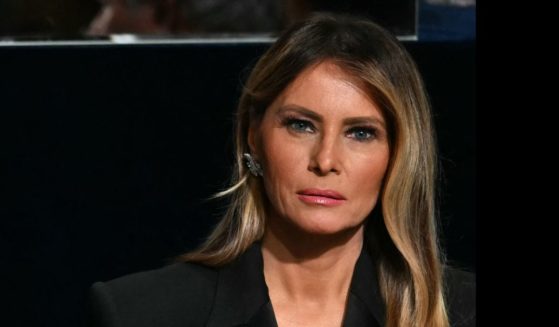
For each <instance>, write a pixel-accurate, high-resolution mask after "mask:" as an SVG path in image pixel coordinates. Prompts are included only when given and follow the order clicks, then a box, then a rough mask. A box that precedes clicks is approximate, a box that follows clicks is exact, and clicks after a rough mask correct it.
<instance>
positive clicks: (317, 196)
mask: <svg viewBox="0 0 559 327" xmlns="http://www.w3.org/2000/svg"><path fill="white" fill-rule="evenodd" d="M297 196H298V197H299V200H301V201H303V202H304V203H306V204H310V205H320V206H326V207H332V206H337V205H340V204H342V203H343V202H344V201H346V198H345V197H344V196H343V195H341V194H340V193H338V192H336V191H334V190H320V189H305V190H302V191H299V192H297Z"/></svg>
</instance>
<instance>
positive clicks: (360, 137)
mask: <svg viewBox="0 0 559 327" xmlns="http://www.w3.org/2000/svg"><path fill="white" fill-rule="evenodd" d="M346 135H347V136H348V137H350V138H352V139H355V140H356V141H359V142H367V141H370V140H372V139H374V137H375V136H376V130H375V129H374V128H372V127H353V128H351V129H349V130H348V131H347V133H346Z"/></svg>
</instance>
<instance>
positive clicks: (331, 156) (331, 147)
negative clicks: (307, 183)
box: [308, 135, 341, 176]
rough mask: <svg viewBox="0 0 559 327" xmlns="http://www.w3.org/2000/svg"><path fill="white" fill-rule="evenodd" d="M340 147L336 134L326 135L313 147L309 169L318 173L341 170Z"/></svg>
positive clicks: (338, 172) (335, 172)
mask: <svg viewBox="0 0 559 327" xmlns="http://www.w3.org/2000/svg"><path fill="white" fill-rule="evenodd" d="M339 152H340V149H339V148H338V145H337V143H336V138H335V137H334V136H329V135H324V136H323V137H322V138H321V139H320V140H319V141H318V142H317V143H316V145H315V146H314V147H313V149H312V153H311V158H310V161H309V167H308V170H309V171H312V172H314V173H315V174H317V175H320V176H325V175H328V174H329V173H334V174H336V175H339V174H340V172H341V169H340V168H341V167H340V166H341V164H340V160H339V159H340V153H339Z"/></svg>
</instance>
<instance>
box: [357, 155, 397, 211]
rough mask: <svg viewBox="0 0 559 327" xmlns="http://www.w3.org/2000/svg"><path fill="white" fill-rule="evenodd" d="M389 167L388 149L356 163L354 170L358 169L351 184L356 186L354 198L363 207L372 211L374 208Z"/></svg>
mask: <svg viewBox="0 0 559 327" xmlns="http://www.w3.org/2000/svg"><path fill="white" fill-rule="evenodd" d="M387 167H388V150H387V149H386V150H385V149H383V150H382V151H378V152H376V153H375V155H370V156H366V157H363V158H360V160H359V161H358V162H355V164H354V168H357V169H353V173H352V174H351V177H350V179H351V181H350V184H351V185H354V187H353V192H354V196H355V197H356V198H360V199H361V201H360V202H361V205H362V206H363V207H367V208H369V209H370V210H372V206H374V204H375V203H376V202H377V201H378V196H379V192H380V190H381V188H382V185H383V180H384V177H385V174H386V170H387ZM371 195H373V197H371Z"/></svg>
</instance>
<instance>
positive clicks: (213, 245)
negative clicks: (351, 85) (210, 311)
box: [181, 14, 448, 327]
mask: <svg viewBox="0 0 559 327" xmlns="http://www.w3.org/2000/svg"><path fill="white" fill-rule="evenodd" d="M327 59H328V60H333V61H334V62H335V63H337V64H338V65H339V66H340V67H341V68H342V69H344V70H345V71H347V72H348V73H350V74H352V75H354V76H355V77H357V78H358V79H360V80H362V81H363V82H364V84H365V85H367V89H368V91H369V92H370V95H371V98H372V99H375V101H376V102H377V104H378V105H379V106H380V107H381V108H382V110H383V113H384V114H385V117H386V120H387V122H388V134H389V139H390V140H389V144H390V149H391V150H390V153H391V155H390V160H389V165H388V169H387V172H386V176H385V180H384V185H383V188H382V191H381V195H380V201H379V203H378V204H377V206H376V208H375V209H374V210H373V212H372V213H371V216H370V217H369V218H368V219H367V222H366V228H365V240H366V242H367V248H368V249H369V252H370V254H371V255H372V257H373V258H374V259H375V263H376V267H377V269H378V273H379V276H380V277H379V278H380V280H379V282H380V287H381V292H382V295H383V298H384V301H385V303H386V309H387V310H386V326H389V327H395V326H422V327H423V326H433V327H435V326H436V327H446V326H448V317H447V313H446V307H445V301H444V289H443V282H442V261H443V259H442V257H443V256H442V254H441V251H440V249H439V245H438V238H437V226H436V203H435V198H436V196H435V193H436V192H435V184H436V174H437V159H436V142H435V135H434V128H433V122H432V117H431V111H430V105H429V101H428V98H427V95H426V92H425V89H424V85H423V81H422V79H421V76H420V74H419V72H418V70H417V67H416V65H415V63H414V62H413V60H412V59H411V56H410V55H409V54H408V52H407V51H406V50H405V49H404V47H403V46H402V45H401V44H400V43H399V42H398V41H397V40H396V38H394V37H393V36H392V35H391V34H390V33H388V32H387V31H386V30H384V29H383V28H381V27H380V26H378V25H376V24H374V23H372V22H370V21H367V20H359V19H355V18H353V17H348V16H339V15H331V14H316V15H314V16H312V17H311V18H309V19H307V20H305V21H302V22H299V23H297V24H295V25H293V26H292V27H290V28H289V29H287V30H286V31H285V32H284V33H283V34H282V35H281V36H280V37H279V38H278V40H277V41H276V42H275V43H274V44H273V45H272V47H271V48H270V49H269V50H268V51H267V52H266V53H265V54H264V55H263V56H262V57H261V58H260V60H259V61H258V62H257V63H256V65H255V67H254V69H253V70H252V73H251V74H250V76H249V78H248V81H247V82H246V85H245V87H244V89H243V92H242V95H241V98H240V101H239V105H238V109H237V117H236V119H237V124H236V140H235V141H236V153H235V154H236V167H235V172H234V176H233V180H232V186H231V187H230V188H228V189H227V190H225V191H223V192H220V193H218V194H217V195H216V196H218V197H223V196H229V197H231V204H230V206H229V208H228V211H227V212H226V214H225V215H224V217H223V219H222V220H221V221H220V223H219V224H218V225H217V227H216V228H215V229H214V230H213V232H212V233H211V234H210V236H209V237H208V239H207V240H206V241H205V242H204V243H203V244H202V245H201V246H200V247H199V248H198V249H197V250H195V251H193V252H190V253H187V254H185V255H183V256H182V257H181V259H182V260H185V261H192V262H199V263H202V264H205V265H209V266H220V265H224V264H226V263H228V262H231V261H232V260H234V259H235V258H237V257H238V256H240V255H241V254H242V253H243V252H244V251H245V250H246V249H247V248H248V247H249V246H250V245H251V244H252V243H253V242H255V241H257V240H260V239H261V238H262V236H263V235H264V228H265V221H266V219H265V208H264V203H265V201H264V199H265V198H264V197H265V192H264V190H263V187H262V184H261V181H260V180H259V179H257V178H254V177H252V176H251V175H250V174H249V172H248V171H247V169H246V168H245V166H244V165H243V157H242V154H243V153H245V152H249V151H248V143H247V136H248V128H249V125H250V123H251V122H255V121H258V120H259V119H261V117H262V115H263V114H264V112H265V110H266V109H267V108H268V106H269V105H270V104H271V103H272V102H273V100H274V99H275V98H276V97H277V96H278V95H279V94H280V93H281V92H282V91H283V90H284V89H285V88H286V86H287V85H289V83H291V82H292V81H293V80H294V79H295V78H296V77H297V75H298V74H299V73H301V72H302V71H303V70H304V69H305V68H307V67H309V66H310V65H312V64H315V63H317V62H320V61H322V60H327Z"/></svg>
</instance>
